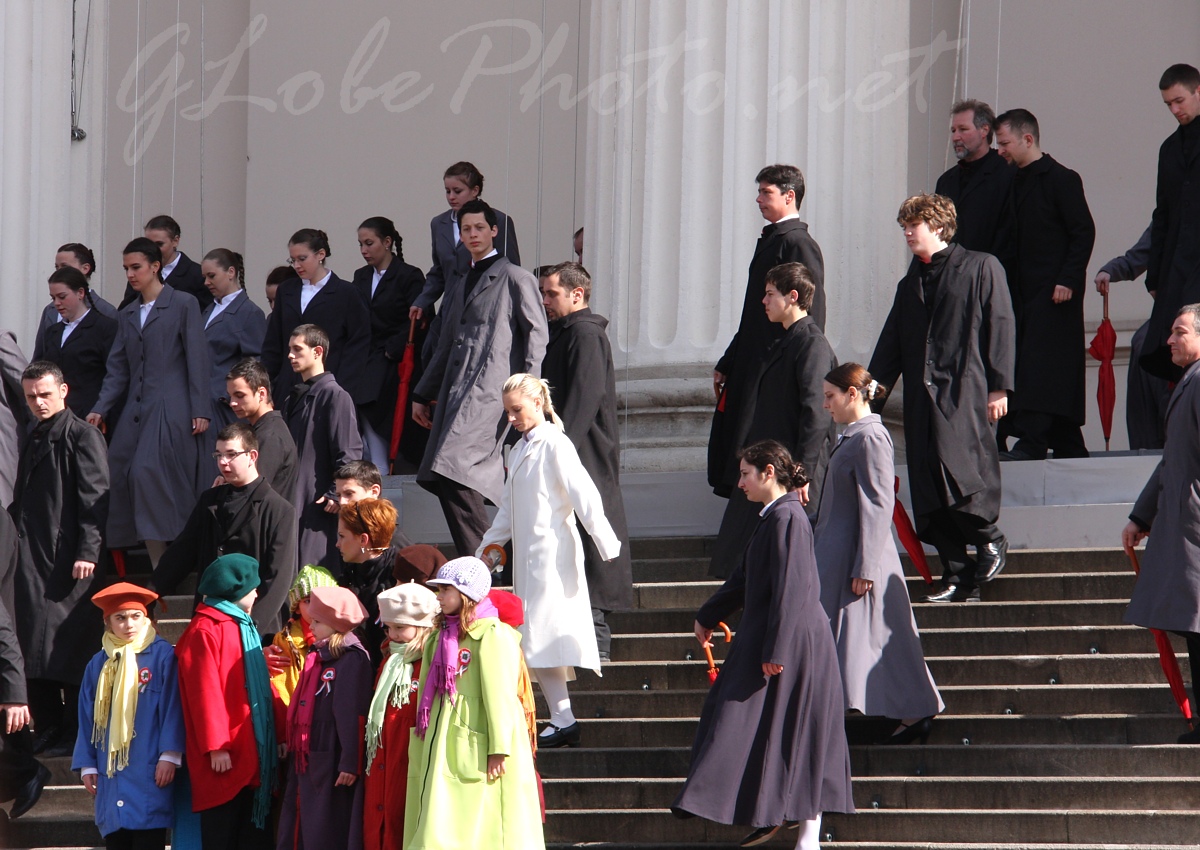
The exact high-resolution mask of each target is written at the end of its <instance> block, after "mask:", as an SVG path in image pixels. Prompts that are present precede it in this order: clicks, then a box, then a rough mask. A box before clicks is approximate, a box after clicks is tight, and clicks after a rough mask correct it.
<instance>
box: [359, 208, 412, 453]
mask: <svg viewBox="0 0 1200 850" xmlns="http://www.w3.org/2000/svg"><path fill="white" fill-rule="evenodd" d="M402 242H403V240H401V238H400V234H399V233H397V232H396V226H395V225H394V224H392V220H391V219H389V218H384V217H383V216H378V215H377V216H372V217H371V218H368V219H367V220H366V221H364V222H363V223H362V224H360V225H359V226H358V250H359V253H361V254H362V258H363V260H364V261H366V265H365V266H363V267H362V268H360V269H358V270H357V271H355V272H354V286H355V287H356V288H357V289H358V291H359V294H360V295H362V297H363V300H364V301H366V303H367V307H368V309H369V310H370V313H371V343H370V352H369V353H368V356H367V362H366V363H363V364H362V370H363V375H362V395H361V397H360V398H359V399H357V401H358V403H359V404H358V427H359V430H360V431H361V432H362V438H363V448H364V449H365V453H366V457H365V458H364V459H365V460H369V461H371V462H372V463H374V464H375V465H376V466H378V467H379V468H380V469H382V470H384V471H385V472H386V471H387V469H388V466H389V464H390V462H391V460H392V458H391V457H390V446H391V438H392V417H393V416H394V414H395V411H396V393H397V391H398V390H399V387H400V375H399V372H398V371H397V366H398V364H399V363H400V361H401V360H402V359H404V349H405V346H407V345H408V327H409V323H410V321H411V320H410V319H409V317H408V310H409V308H410V307H412V305H413V302H414V301H415V300H416V298H417V296H418V295H420V294H421V289H422V287H424V286H425V275H424V274H422V273H421V270H420V269H419V268H417V267H416V266H410V265H409V264H408V263H406V262H404V249H403V247H402ZM424 340H425V332H424V331H423V330H421V329H420V328H419V327H418V330H417V333H416V334H415V335H414V337H413V341H414V342H415V343H416V350H417V351H420V350H421V344H422V343H423V342H424ZM418 359H419V358H418ZM414 367H415V368H414V370H413V377H412V383H411V384H410V386H415V385H416V382H417V380H418V379H419V378H420V377H421V371H420V364H419V363H416V364H414ZM408 408H409V409H408V410H406V411H405V413H404V416H405V424H404V431H403V436H402V438H401V440H402V441H401V443H400V454H401V456H403V457H404V458H405V459H406V460H408V462H409V468H408V470H407V471H409V472H415V471H416V467H417V465H419V464H420V463H421V456H422V455H424V454H425V443H426V442H427V440H428V438H429V431H428V429H426V428H419V427H416V426H414V425H412V424H411V421H412V419H411V409H412V403H411V402H409V403H408ZM397 471H399V470H397Z"/></svg>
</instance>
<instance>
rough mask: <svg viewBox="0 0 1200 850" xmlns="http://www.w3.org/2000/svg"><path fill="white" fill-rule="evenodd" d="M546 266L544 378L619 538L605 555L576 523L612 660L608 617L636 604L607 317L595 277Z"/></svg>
mask: <svg viewBox="0 0 1200 850" xmlns="http://www.w3.org/2000/svg"><path fill="white" fill-rule="evenodd" d="M545 272H546V274H545V275H544V276H542V277H541V278H540V279H539V280H538V285H539V286H540V287H541V290H542V306H544V307H545V308H546V318H547V320H548V321H549V325H550V341H549V343H547V345H546V356H545V358H544V359H543V360H542V378H543V379H545V381H546V382H547V383H548V384H550V400H551V401H552V402H553V403H554V409H555V411H557V412H558V416H559V418H560V419H562V421H563V428H564V429H565V430H566V432H567V436H568V437H570V438H571V443H572V444H573V445H574V446H575V450H576V451H577V452H579V460H580V461H581V462H582V463H583V468H584V469H586V470H587V472H588V475H590V476H591V478H592V482H593V483H594V484H595V485H596V489H597V490H599V491H600V501H601V502H602V503H603V505H604V516H605V517H606V518H607V519H608V523H609V525H611V526H612V529H613V531H614V532H615V533H616V535H617V538H618V539H619V540H620V541H621V554H620V555H618V556H617V557H616V558H614V559H613V560H611V561H605V560H604V559H603V558H601V557H600V552H599V550H598V549H597V548H596V544H595V543H594V542H592V539H591V537H589V536H588V533H587V532H586V531H584V529H583V528H582V526H581V527H580V529H579V536H580V537H581V538H583V554H584V564H583V566H584V574H585V575H586V576H587V584H588V595H589V596H590V597H591V602H592V621H593V623H595V626H596V644H597V646H598V647H599V649H600V660H601V661H607V660H608V659H609V658H610V648H611V645H612V630H611V629H610V628H609V627H608V622H607V615H608V613H609V612H610V611H619V610H622V609H627V608H632V607H633V561H632V559H631V557H630V554H629V527H628V525H627V524H626V522H625V502H624V501H623V500H622V498H621V481H620V469H621V445H620V437H619V434H618V427H617V378H616V370H615V369H614V368H613V359H612V346H610V345H609V342H608V334H607V333H606V328H607V327H608V319H606V318H604V317H603V316H598V315H596V314H595V313H593V312H592V311H591V308H590V307H588V302H589V301H590V299H591V297H592V276H591V275H589V274H588V273H587V269H585V268H584V267H583V266H582V265H580V264H579V263H559V264H558V265H556V266H551V267H550V268H549V269H546V270H545Z"/></svg>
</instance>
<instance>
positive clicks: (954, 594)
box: [924, 584, 979, 602]
mask: <svg viewBox="0 0 1200 850" xmlns="http://www.w3.org/2000/svg"><path fill="white" fill-rule="evenodd" d="M924 601H925V602H978V601H979V588H978V587H963V586H962V585H961V584H952V585H949V586H948V587H944V588H942V589H941V590H939V591H938V592H937V593H931V594H929V595H928V596H926V597H925V599H924Z"/></svg>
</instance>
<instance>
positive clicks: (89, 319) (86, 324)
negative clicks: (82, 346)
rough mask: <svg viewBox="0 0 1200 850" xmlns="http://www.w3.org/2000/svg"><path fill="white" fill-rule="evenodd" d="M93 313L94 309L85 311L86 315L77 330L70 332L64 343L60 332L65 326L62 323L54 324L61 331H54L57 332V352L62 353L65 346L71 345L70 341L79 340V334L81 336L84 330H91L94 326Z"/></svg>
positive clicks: (94, 318)
mask: <svg viewBox="0 0 1200 850" xmlns="http://www.w3.org/2000/svg"><path fill="white" fill-rule="evenodd" d="M95 313H96V308H95V307H92V308H91V309H89V310H88V311H87V315H86V316H84V317H83V318H82V319H81V320H80V321H79V327H77V328H75V330H73V331H71V335H70V336H69V337H67V338H66V340H65V341H64V340H63V338H62V332H63V330H65V329H66V327H67V326H66V325H65V324H63V323H62V322H55V324H56V325H62V328H61V329H60V328H56V330H58V350H59V351H62V350H63V348H64V347H65V346H67V345H69V344H70V343H71V340H73V339H77V338H79V336H80V334H82V333H83V331H84V330H85V329H87V328H91V327H92V326H93V325H95V324H96V316H95Z"/></svg>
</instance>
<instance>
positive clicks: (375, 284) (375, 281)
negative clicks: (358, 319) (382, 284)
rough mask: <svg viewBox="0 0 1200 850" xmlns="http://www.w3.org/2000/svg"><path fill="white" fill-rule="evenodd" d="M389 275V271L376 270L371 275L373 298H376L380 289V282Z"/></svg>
mask: <svg viewBox="0 0 1200 850" xmlns="http://www.w3.org/2000/svg"><path fill="white" fill-rule="evenodd" d="M385 274H387V269H375V271H374V273H372V275H371V297H372V298H374V297H375V290H376V289H378V288H379V281H381V280H383V276H384V275H385Z"/></svg>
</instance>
